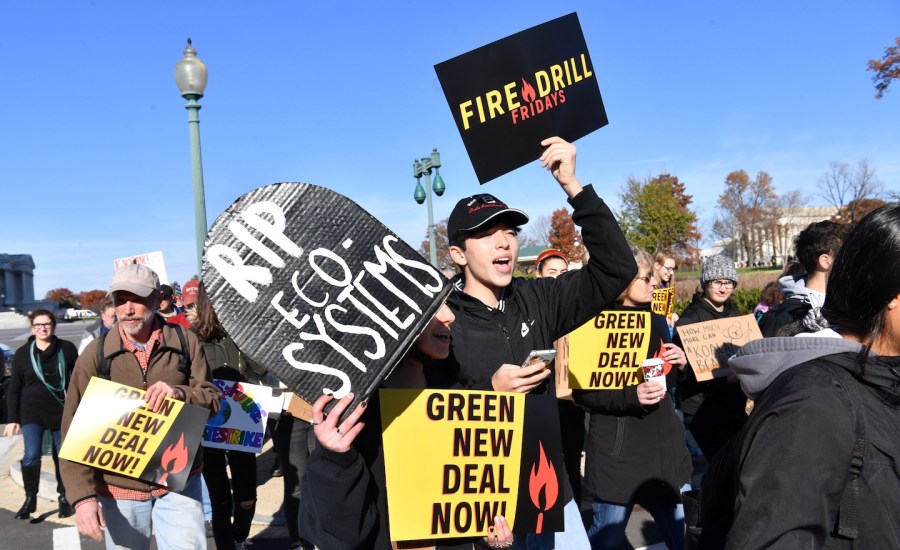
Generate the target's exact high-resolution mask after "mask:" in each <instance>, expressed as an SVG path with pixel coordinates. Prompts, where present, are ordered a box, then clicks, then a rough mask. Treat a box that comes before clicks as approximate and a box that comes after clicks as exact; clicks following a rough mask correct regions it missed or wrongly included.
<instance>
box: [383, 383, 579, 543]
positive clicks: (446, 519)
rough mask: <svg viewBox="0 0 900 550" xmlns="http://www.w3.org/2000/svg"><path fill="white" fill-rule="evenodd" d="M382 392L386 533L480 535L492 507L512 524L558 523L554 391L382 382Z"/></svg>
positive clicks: (526, 527) (531, 527)
mask: <svg viewBox="0 0 900 550" xmlns="http://www.w3.org/2000/svg"><path fill="white" fill-rule="evenodd" d="M379 396H380V401H381V416H382V425H383V433H382V436H383V441H384V459H385V460H384V462H385V475H386V480H387V498H388V517H389V518H390V531H391V540H395V541H405V540H425V539H441V538H451V537H469V536H471V537H475V536H485V535H487V534H488V529H489V528H491V527H493V524H494V517H495V516H498V515H502V516H504V517H505V518H506V520H507V522H509V524H510V526H511V527H512V529H513V530H514V531H516V532H538V531H539V530H543V531H544V532H547V531H553V530H561V529H562V525H563V524H562V507H563V504H564V503H563V502H562V500H563V499H562V491H561V487H562V477H561V476H562V470H563V469H562V452H561V447H560V443H559V417H558V415H557V414H556V410H557V409H556V399H555V397H553V396H526V395H524V394H520V393H500V392H487V391H450V390H385V389H382V390H380V393H379ZM526 399H527V400H528V403H527V404H526ZM523 487H524V488H523ZM523 503H524V504H523ZM538 508H539V509H538Z"/></svg>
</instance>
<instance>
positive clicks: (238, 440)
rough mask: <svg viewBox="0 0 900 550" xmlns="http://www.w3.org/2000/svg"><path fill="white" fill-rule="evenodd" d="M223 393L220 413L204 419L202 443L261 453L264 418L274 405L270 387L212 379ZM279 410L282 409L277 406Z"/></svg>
mask: <svg viewBox="0 0 900 550" xmlns="http://www.w3.org/2000/svg"><path fill="white" fill-rule="evenodd" d="M213 384H215V385H216V387H217V388H219V390H220V391H221V392H222V400H221V401H220V403H219V412H218V414H216V415H215V416H214V417H212V418H210V419H209V420H207V422H206V428H205V429H204V430H203V440H202V442H201V445H203V446H204V447H210V448H212V449H230V450H233V451H245V452H251V453H259V452H262V446H263V436H264V435H265V433H266V420H267V419H268V418H269V412H268V411H270V410H272V407H273V405H274V403H273V400H272V388H269V387H267V386H258V385H256V384H247V383H244V382H233V381H230V380H213ZM278 408H279V410H280V409H281V407H280V405H278Z"/></svg>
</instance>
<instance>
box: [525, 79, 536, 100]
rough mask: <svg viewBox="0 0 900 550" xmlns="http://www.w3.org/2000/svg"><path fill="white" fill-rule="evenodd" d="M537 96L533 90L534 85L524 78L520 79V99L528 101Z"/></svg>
mask: <svg viewBox="0 0 900 550" xmlns="http://www.w3.org/2000/svg"><path fill="white" fill-rule="evenodd" d="M536 97H537V94H536V93H535V92H534V87H533V86H532V85H531V84H529V83H528V81H526V80H525V79H524V78H523V79H522V99H523V100H525V101H526V102H528V103H531V102H532V101H534V99H535V98H536Z"/></svg>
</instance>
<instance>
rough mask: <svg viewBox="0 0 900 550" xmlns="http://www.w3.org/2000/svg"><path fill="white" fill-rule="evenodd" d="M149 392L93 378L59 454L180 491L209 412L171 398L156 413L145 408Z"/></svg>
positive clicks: (73, 460)
mask: <svg viewBox="0 0 900 550" xmlns="http://www.w3.org/2000/svg"><path fill="white" fill-rule="evenodd" d="M144 393H146V392H144V391H142V390H139V389H137V388H133V387H131V386H126V385H124V384H118V383H116V382H111V381H109V380H104V379H103V378H98V377H96V376H95V377H93V378H91V381H90V383H89V384H88V386H87V388H86V389H85V392H84V395H83V396H82V398H81V403H79V405H78V410H77V411H76V412H75V416H74V418H73V419H72V424H71V425H70V426H69V430H68V432H67V433H66V438H65V441H63V445H62V448H61V449H60V452H59V456H60V457H62V458H64V459H66V460H70V461H72V462H78V463H80V464H85V465H87V466H91V467H94V468H98V469H101V470H105V471H108V472H112V473H115V474H119V475H123V476H125V477H132V478H137V479H142V480H144V481H149V482H151V483H156V484H158V485H165V486H167V487H170V488H172V489H174V490H180V489H181V488H183V487H184V483H185V482H186V481H187V477H188V474H189V473H190V466H191V464H193V462H194V456H195V455H196V454H197V447H198V446H199V443H200V437H201V435H202V433H203V427H204V425H205V424H206V419H207V417H208V416H209V411H207V410H206V409H203V408H200V407H195V406H192V405H187V404H185V403H183V402H181V401H177V400H175V399H168V398H167V399H166V400H165V401H164V402H163V404H162V406H161V407H160V409H159V411H157V412H151V411H149V410H147V409H146V408H145V405H146V403H145V402H144V399H143V397H144Z"/></svg>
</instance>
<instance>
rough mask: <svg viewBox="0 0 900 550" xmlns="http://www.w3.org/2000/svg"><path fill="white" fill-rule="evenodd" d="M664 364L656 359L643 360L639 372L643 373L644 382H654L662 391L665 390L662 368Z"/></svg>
mask: <svg viewBox="0 0 900 550" xmlns="http://www.w3.org/2000/svg"><path fill="white" fill-rule="evenodd" d="M664 364H665V362H664V361H663V360H662V359H660V358H658V357H651V358H649V359H645V360H644V362H643V363H641V370H642V371H643V372H644V382H656V383H657V384H659V385H660V386H662V388H663V391H665V390H666V389H667V388H666V375H665V373H664V367H663V365H664Z"/></svg>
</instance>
